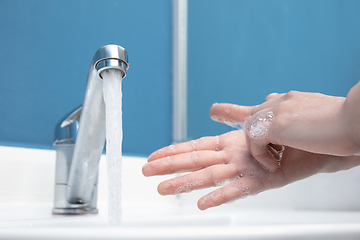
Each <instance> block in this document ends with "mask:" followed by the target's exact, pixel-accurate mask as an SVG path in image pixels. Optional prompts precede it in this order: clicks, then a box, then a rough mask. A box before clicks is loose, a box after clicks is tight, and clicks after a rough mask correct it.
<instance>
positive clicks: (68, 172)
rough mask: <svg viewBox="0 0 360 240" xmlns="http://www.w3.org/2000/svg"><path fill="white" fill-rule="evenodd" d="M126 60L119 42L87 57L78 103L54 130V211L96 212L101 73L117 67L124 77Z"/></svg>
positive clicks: (102, 110)
mask: <svg viewBox="0 0 360 240" xmlns="http://www.w3.org/2000/svg"><path fill="white" fill-rule="evenodd" d="M128 62H129V61H128V55H127V52H126V50H125V49H124V48H122V47H120V46H117V45H106V46H103V47H101V48H99V49H98V50H97V52H96V53H95V55H94V57H93V59H92V61H91V65H90V69H89V74H88V78H87V84H86V90H85V97H84V102H83V105H82V107H80V108H78V109H77V110H75V111H74V112H73V113H71V114H70V115H69V116H68V117H67V118H66V119H65V120H64V121H63V122H62V123H61V125H60V126H58V127H59V129H56V131H55V133H56V135H57V136H55V137H56V139H57V140H55V142H54V145H55V146H56V149H57V157H56V158H57V159H56V176H55V178H56V179H55V197H54V208H53V213H54V214H83V213H97V212H98V210H97V208H96V204H97V179H98V166H99V160H100V157H101V154H102V151H103V148H104V143H105V103H104V99H103V82H102V81H103V79H102V76H101V73H102V72H103V71H104V70H108V69H116V70H120V71H121V73H122V78H124V77H125V76H126V72H127V70H128V67H129V64H128ZM60 133H62V136H60V135H61V134H60ZM59 138H60V139H61V140H59Z"/></svg>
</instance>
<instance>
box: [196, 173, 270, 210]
mask: <svg viewBox="0 0 360 240" xmlns="http://www.w3.org/2000/svg"><path fill="white" fill-rule="evenodd" d="M264 189H265V186H264V184H263V183H262V181H261V180H260V179H259V178H258V177H244V178H239V179H238V180H237V181H234V182H231V183H229V184H228V185H226V186H224V187H222V188H219V189H217V190H215V191H213V192H211V193H209V194H207V195H205V196H203V197H202V198H200V199H199V201H198V208H199V209H200V210H205V209H208V208H210V207H216V206H219V205H221V204H224V203H228V202H231V201H235V200H237V199H240V198H245V197H247V196H249V195H255V194H258V193H259V192H262V191H263V190H264Z"/></svg>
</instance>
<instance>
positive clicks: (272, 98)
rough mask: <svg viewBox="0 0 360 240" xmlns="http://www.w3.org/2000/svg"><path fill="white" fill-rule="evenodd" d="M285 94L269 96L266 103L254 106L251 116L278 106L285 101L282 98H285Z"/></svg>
mask: <svg viewBox="0 0 360 240" xmlns="http://www.w3.org/2000/svg"><path fill="white" fill-rule="evenodd" d="M284 95H285V94H284V93H280V94H279V93H272V94H269V95H268V96H267V97H266V98H265V102H264V103H262V104H260V105H257V106H254V107H253V108H252V109H251V115H255V114H257V113H258V112H260V111H262V110H264V109H266V108H272V107H273V106H275V105H277V104H278V103H279V102H281V101H283V99H282V97H283V96H284Z"/></svg>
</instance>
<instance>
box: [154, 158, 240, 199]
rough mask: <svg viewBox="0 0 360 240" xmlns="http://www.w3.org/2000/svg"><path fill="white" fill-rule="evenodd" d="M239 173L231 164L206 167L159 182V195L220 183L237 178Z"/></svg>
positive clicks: (188, 190)
mask: <svg viewBox="0 0 360 240" xmlns="http://www.w3.org/2000/svg"><path fill="white" fill-rule="evenodd" d="M238 176H239V173H238V171H237V169H236V168H234V166H233V165H231V164H223V165H214V166H210V167H208V168H205V169H202V170H199V171H196V172H193V173H189V174H187V175H184V176H180V177H176V178H173V179H170V180H167V181H164V182H162V183H160V184H159V186H158V192H159V193H160V194H161V195H172V194H179V193H183V192H190V191H192V190H197V189H203V188H208V187H213V186H217V185H222V184H224V183H225V182H226V181H230V180H229V179H237V177H238Z"/></svg>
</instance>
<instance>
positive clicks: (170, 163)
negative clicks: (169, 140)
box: [142, 150, 226, 177]
mask: <svg viewBox="0 0 360 240" xmlns="http://www.w3.org/2000/svg"><path fill="white" fill-rule="evenodd" d="M225 161H226V157H225V153H224V152H223V151H219V152H216V151H211V150H204V151H192V152H187V153H182V154H177V155H172V156H167V157H164V158H159V159H156V160H153V161H150V162H148V163H147V164H145V165H144V167H143V170H142V171H143V174H144V176H146V177H148V176H154V175H165V174H172V173H178V172H189V171H195V170H199V169H203V168H205V167H208V166H212V165H215V164H222V163H225Z"/></svg>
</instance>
